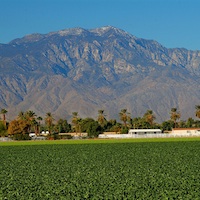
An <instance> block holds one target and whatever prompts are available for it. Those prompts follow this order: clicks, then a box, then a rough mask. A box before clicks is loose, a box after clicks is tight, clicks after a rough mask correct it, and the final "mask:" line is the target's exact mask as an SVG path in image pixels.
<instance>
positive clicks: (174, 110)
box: [170, 108, 181, 128]
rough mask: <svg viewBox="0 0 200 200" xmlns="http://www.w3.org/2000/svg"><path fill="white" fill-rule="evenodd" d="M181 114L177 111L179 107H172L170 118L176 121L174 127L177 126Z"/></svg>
mask: <svg viewBox="0 0 200 200" xmlns="http://www.w3.org/2000/svg"><path fill="white" fill-rule="evenodd" d="M180 117H181V114H180V113H179V112H178V111H177V108H172V109H171V112H170V119H171V120H172V121H173V122H174V128H177V120H178V119H180Z"/></svg>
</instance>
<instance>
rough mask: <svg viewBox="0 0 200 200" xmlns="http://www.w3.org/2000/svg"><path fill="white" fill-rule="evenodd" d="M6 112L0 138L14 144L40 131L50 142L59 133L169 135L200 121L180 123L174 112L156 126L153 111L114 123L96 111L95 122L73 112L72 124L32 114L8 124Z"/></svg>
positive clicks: (22, 114) (0, 124)
mask: <svg viewBox="0 0 200 200" xmlns="http://www.w3.org/2000/svg"><path fill="white" fill-rule="evenodd" d="M195 108H196V112H195V113H194V114H195V116H196V117H197V118H200V105H196V106H195ZM6 113H7V110H6V109H1V115H2V120H1V121H0V136H10V137H12V138H13V139H16V140H26V139H30V138H29V133H32V132H34V133H35V134H36V135H40V133H41V132H42V131H48V133H49V135H48V138H49V139H59V137H58V133H69V132H74V133H76V135H77V136H78V135H80V133H83V132H87V133H88V137H98V135H99V134H100V133H102V132H116V133H119V134H120V133H127V132H128V130H129V129H130V128H134V129H145V128H151V129H154V128H160V129H162V131H170V130H171V129H172V128H178V127H179V128H195V127H198V128H199V127H200V121H199V120H195V119H193V118H188V119H187V120H186V121H182V120H180V117H181V113H180V112H179V111H178V110H177V108H172V109H171V111H170V119H169V120H167V121H164V122H162V123H161V124H159V123H157V122H156V118H155V115H154V113H153V111H152V110H147V111H146V112H145V114H144V115H143V116H142V117H135V118H132V117H131V114H130V113H129V112H128V111H127V109H122V110H121V111H120V112H119V119H120V122H117V120H116V119H110V120H108V119H106V114H105V112H104V110H99V111H98V117H97V119H93V118H81V117H80V116H79V114H78V112H73V113H72V117H71V123H69V122H68V121H67V120H66V119H59V120H57V121H56V120H55V119H54V116H53V114H52V113H50V112H48V113H46V115H45V117H44V118H42V117H41V116H37V115H36V113H35V112H34V111H31V110H28V111H26V112H19V114H18V116H17V118H16V119H14V120H13V121H11V122H7V121H6Z"/></svg>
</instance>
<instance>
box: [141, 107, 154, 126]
mask: <svg viewBox="0 0 200 200" xmlns="http://www.w3.org/2000/svg"><path fill="white" fill-rule="evenodd" d="M144 119H145V121H146V122H147V123H149V124H150V126H152V125H153V124H154V120H155V119H156V117H155V116H154V114H153V111H152V110H147V111H146V113H145V114H144Z"/></svg>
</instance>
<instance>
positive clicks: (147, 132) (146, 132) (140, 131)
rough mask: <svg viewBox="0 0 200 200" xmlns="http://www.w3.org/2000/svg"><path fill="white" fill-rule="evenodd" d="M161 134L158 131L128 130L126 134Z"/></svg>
mask: <svg viewBox="0 0 200 200" xmlns="http://www.w3.org/2000/svg"><path fill="white" fill-rule="evenodd" d="M159 133H162V131H161V130H160V129H130V130H129V132H128V134H132V135H133V134H139V135H143V134H159Z"/></svg>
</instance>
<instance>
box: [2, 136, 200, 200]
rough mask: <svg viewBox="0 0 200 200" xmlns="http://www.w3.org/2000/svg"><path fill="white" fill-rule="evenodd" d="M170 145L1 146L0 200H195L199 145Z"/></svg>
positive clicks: (192, 142)
mask: <svg viewBox="0 0 200 200" xmlns="http://www.w3.org/2000/svg"><path fill="white" fill-rule="evenodd" d="M174 140H175V139H174ZM141 141H142V142H141ZM172 141H173V140H167V139H162V140H134V141H133V140H112V141H111V140H107V141H106V140H102V141H100V140H98V141H97V140H94V141H77V142H76V141H73V142H65V141H61V142H52V141H49V142H48V141H47V142H35V143H34V142H21V143H20V142H10V143H3V142H2V143H0V160H1V162H0V163H1V164H0V199H2V200H3V199H8V200H36V199H42V200H46V199H52V200H55V199H56V200H59V199H63V200H65V199H69V200H72V199H81V200H82V199H96V200H99V199H102V200H106V199H109V200H112V199H116V200H118V199H145V200H146V199H148V200H151V199H152V200H155V199H187V200H189V199H191V200H199V199H200V190H199V188H200V170H199V169H200V139H192V140H190V139H176V140H175V141H173V142H172Z"/></svg>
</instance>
